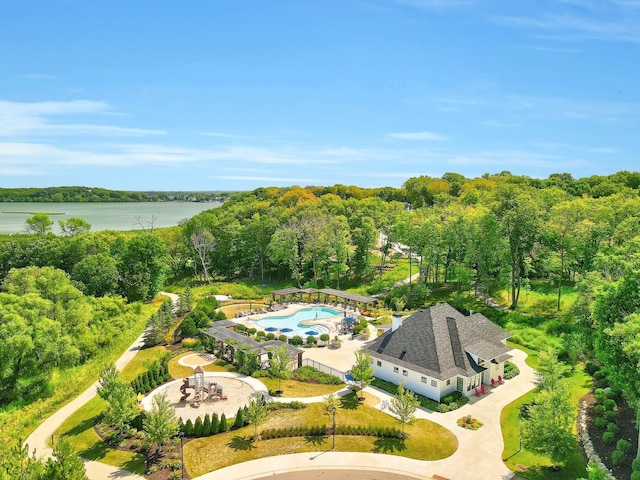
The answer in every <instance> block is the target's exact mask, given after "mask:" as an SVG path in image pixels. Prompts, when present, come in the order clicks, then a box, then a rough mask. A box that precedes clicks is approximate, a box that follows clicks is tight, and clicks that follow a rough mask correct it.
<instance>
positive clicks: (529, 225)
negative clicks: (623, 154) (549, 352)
mask: <svg viewBox="0 0 640 480" xmlns="http://www.w3.org/2000/svg"><path fill="white" fill-rule="evenodd" d="M493 211H494V214H495V216H496V218H497V219H498V221H499V223H500V231H501V232H502V234H503V235H504V236H505V238H506V239H507V242H508V244H509V249H508V258H509V263H510V267H511V308H513V309H516V308H517V307H518V300H519V298H520V290H521V288H522V285H523V281H524V279H525V278H526V276H527V274H528V269H529V267H528V264H527V260H528V258H529V257H530V255H531V252H532V250H533V247H534V245H535V243H536V240H537V236H538V231H539V227H540V212H541V208H540V206H539V205H538V202H537V201H536V198H535V197H534V196H533V195H532V192H531V191H530V190H529V189H524V188H522V187H521V186H516V185H513V184H507V185H506V186H505V187H503V188H501V189H500V190H499V191H498V193H497V195H496V204H495V206H494V209H493Z"/></svg>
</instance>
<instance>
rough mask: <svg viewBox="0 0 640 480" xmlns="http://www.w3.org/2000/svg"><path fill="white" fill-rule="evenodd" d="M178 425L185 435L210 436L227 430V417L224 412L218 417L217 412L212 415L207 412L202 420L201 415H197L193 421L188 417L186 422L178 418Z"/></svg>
mask: <svg viewBox="0 0 640 480" xmlns="http://www.w3.org/2000/svg"><path fill="white" fill-rule="evenodd" d="M178 426H179V428H180V432H182V433H183V434H184V436H185V437H210V436H211V435H215V434H217V433H224V432H226V431H227V430H229V425H228V423H227V417H226V416H225V414H224V413H223V414H222V415H221V416H220V418H219V419H218V414H217V413H214V414H213V415H209V414H208V413H207V414H206V415H205V416H204V420H203V419H202V417H198V418H196V421H195V422H192V421H191V419H188V420H187V421H186V423H183V422H182V419H179V421H178Z"/></svg>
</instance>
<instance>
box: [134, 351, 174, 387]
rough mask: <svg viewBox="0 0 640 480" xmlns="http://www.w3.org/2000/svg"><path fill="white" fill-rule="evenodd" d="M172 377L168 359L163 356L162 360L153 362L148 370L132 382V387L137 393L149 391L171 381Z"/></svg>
mask: <svg viewBox="0 0 640 480" xmlns="http://www.w3.org/2000/svg"><path fill="white" fill-rule="evenodd" d="M170 378H171V375H169V365H168V364H167V359H166V358H163V359H162V360H156V361H155V362H153V363H152V364H151V366H150V367H149V369H148V370H147V371H146V372H144V373H141V374H140V375H138V376H137V377H136V378H135V379H134V380H133V382H131V387H132V388H133V391H134V392H136V393H147V392H150V391H151V390H153V389H154V388H156V387H157V386H158V385H161V384H163V383H164V382H167V381H169V379H170Z"/></svg>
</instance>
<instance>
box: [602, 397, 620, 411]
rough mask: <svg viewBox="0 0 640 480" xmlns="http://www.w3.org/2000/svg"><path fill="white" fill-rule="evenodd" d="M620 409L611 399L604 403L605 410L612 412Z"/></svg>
mask: <svg viewBox="0 0 640 480" xmlns="http://www.w3.org/2000/svg"><path fill="white" fill-rule="evenodd" d="M617 407H618V405H616V401H615V400H613V399H611V398H607V399H606V400H605V401H604V408H606V409H607V410H609V411H610V412H611V411H613V410H615V409H616V408H617Z"/></svg>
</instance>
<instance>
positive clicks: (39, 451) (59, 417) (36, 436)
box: [24, 292, 180, 480]
mask: <svg viewBox="0 0 640 480" xmlns="http://www.w3.org/2000/svg"><path fill="white" fill-rule="evenodd" d="M160 295H165V296H167V297H169V298H171V300H172V301H173V303H174V305H176V304H177V302H179V301H180V297H179V296H178V295H175V294H173V293H166V292H160ZM143 338H144V332H143V333H142V334H141V335H140V336H139V337H138V338H137V339H136V340H135V341H134V342H133V343H132V344H131V345H130V346H129V348H127V350H126V351H125V352H124V353H123V354H122V355H121V356H120V358H118V360H116V368H117V369H118V370H122V369H123V368H124V367H125V366H126V365H127V364H128V363H129V362H130V361H131V360H132V359H133V357H135V356H136V354H137V353H138V351H139V350H140V348H141V347H142V345H143V344H144V341H143ZM97 387H98V382H97V381H96V382H95V383H93V384H92V385H91V386H90V387H89V388H87V389H86V390H85V391H84V392H82V393H81V394H80V395H78V396H77V397H76V398H74V399H73V400H72V401H71V402H69V403H67V404H66V405H65V406H64V407H62V408H61V409H60V410H58V411H57V412H55V413H54V414H53V415H51V416H50V417H49V418H47V419H46V420H45V421H44V422H42V423H41V424H40V425H39V426H38V428H36V429H35V430H34V431H33V432H32V433H31V435H29V437H27V440H26V441H25V442H24V444H25V445H28V446H29V452H33V450H34V449H35V451H36V456H38V457H41V458H50V457H51V456H52V454H53V450H52V449H51V448H50V447H49V446H48V445H47V441H49V440H50V439H51V436H52V435H53V434H54V432H55V431H56V430H57V429H58V428H59V427H60V425H62V423H63V422H64V421H65V420H66V419H67V418H69V417H70V416H71V415H72V414H73V413H74V412H75V411H76V410H78V409H79V408H80V407H82V406H83V405H84V404H85V403H87V402H88V401H89V400H91V399H92V398H93V397H95V396H96V395H97V393H96V389H97ZM85 467H86V470H87V477H89V479H90V480H105V479H110V478H118V479H120V478H127V479H132V480H144V477H141V476H140V475H136V474H135V473H131V472H128V471H127V470H123V469H121V468H118V467H113V466H111V465H106V464H104V463H100V462H94V461H85Z"/></svg>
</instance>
